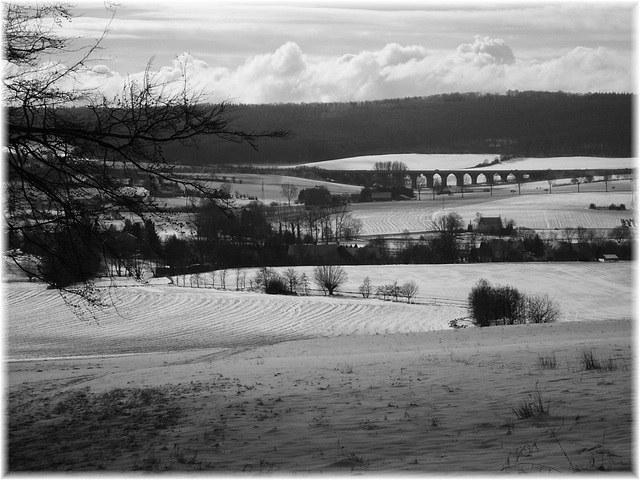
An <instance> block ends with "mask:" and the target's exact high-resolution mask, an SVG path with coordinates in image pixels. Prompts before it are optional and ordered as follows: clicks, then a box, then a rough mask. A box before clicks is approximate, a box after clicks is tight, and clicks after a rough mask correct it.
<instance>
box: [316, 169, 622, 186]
mask: <svg viewBox="0 0 640 480" xmlns="http://www.w3.org/2000/svg"><path fill="white" fill-rule="evenodd" d="M328 173H329V176H330V178H331V179H332V180H334V181H337V182H341V183H349V184H352V185H363V186H365V187H370V186H372V185H374V184H376V183H379V184H381V185H393V184H395V185H404V184H405V183H406V185H407V186H408V183H409V180H411V187H412V188H414V189H415V188H418V179H419V178H420V179H422V176H424V179H422V182H421V185H420V186H422V187H423V188H433V187H434V185H436V186H437V185H443V186H446V185H448V184H449V183H453V182H450V181H449V180H452V179H455V185H456V186H461V185H490V184H498V183H514V184H518V183H520V184H522V183H527V182H536V181H538V182H539V181H544V180H555V179H558V178H574V177H578V178H579V177H586V176H587V175H593V176H604V175H623V174H631V173H633V169H631V168H624V169H606V168H603V169H588V170H587V169H583V170H582V169H573V170H530V171H525V170H518V169H501V168H496V169H489V168H478V169H429V170H419V171H418V170H404V171H380V170H329V171H328Z"/></svg>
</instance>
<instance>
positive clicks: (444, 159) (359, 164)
mask: <svg viewBox="0 0 640 480" xmlns="http://www.w3.org/2000/svg"><path fill="white" fill-rule="evenodd" d="M495 158H497V156H496V155H492V154H486V155H482V154H459V155H453V154H423V153H406V154H389V155H363V156H358V157H348V158H338V159H335V160H326V161H324V162H315V163H305V164H302V165H301V166H308V167H319V168H326V169H327V170H372V169H373V167H374V165H375V163H376V162H395V161H398V162H403V163H404V164H405V165H407V168H408V169H409V170H420V169H425V170H434V169H436V168H437V169H447V168H450V169H466V168H473V167H475V166H476V165H478V164H482V163H484V162H485V161H487V162H488V163H489V162H492V161H493V160H494V159H495ZM635 167H637V159H635V158H601V157H551V158H518V159H513V160H507V161H504V162H502V163H501V164H500V168H514V169H516V168H517V169H518V170H546V169H548V168H551V169H597V168H635ZM491 168H494V169H495V168H497V167H496V166H493V167H491Z"/></svg>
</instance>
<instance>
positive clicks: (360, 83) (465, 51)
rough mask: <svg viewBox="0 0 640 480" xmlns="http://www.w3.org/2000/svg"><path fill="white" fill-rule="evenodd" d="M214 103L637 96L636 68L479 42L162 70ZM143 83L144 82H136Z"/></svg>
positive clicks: (101, 79) (609, 56)
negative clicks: (434, 49)
mask: <svg viewBox="0 0 640 480" xmlns="http://www.w3.org/2000/svg"><path fill="white" fill-rule="evenodd" d="M185 71H186V72H187V75H188V79H189V81H190V82H191V84H192V85H194V87H196V88H197V89H198V90H203V89H204V90H206V91H208V92H210V93H211V95H212V100H214V101H219V100H224V99H230V100H231V101H237V102H242V103H273V102H316V101H351V100H358V101H359V100H372V99H382V98H393V97H405V96H426V95H432V94H438V93H449V92H456V91H461V92H467V91H481V92H498V93H501V92H506V91H507V90H510V89H518V90H550V91H556V90H563V91H567V92H598V91H625V92H630V91H632V90H633V89H632V83H631V62H630V59H629V58H628V57H627V56H626V55H623V54H619V53H617V52H616V51H615V50H611V49H608V48H604V47H598V48H586V47H576V48H574V49H572V50H569V51H567V52H565V53H564V54H562V55H558V56H556V57H554V58H550V59H545V60H537V61H532V60H521V59H518V58H517V56H516V55H515V54H514V52H513V50H512V49H511V47H510V46H509V45H508V44H507V43H506V42H505V41H504V40H502V39H494V38H491V37H486V36H479V35H477V36H475V38H474V40H473V42H471V43H463V44H461V45H460V46H459V47H458V48H456V49H454V50H452V51H450V52H448V53H446V54H436V53H430V52H429V50H428V49H427V48H425V47H423V46H420V45H407V46H403V45H400V44H397V43H389V44H387V45H386V46H384V47H383V48H381V49H380V50H367V51H361V52H359V53H351V54H345V55H342V56H340V57H337V58H333V59H328V60H327V59H317V57H315V58H311V57H307V56H306V55H305V54H304V53H303V51H302V49H301V48H300V46H299V45H298V44H297V43H295V42H286V43H285V44H283V45H282V46H281V47H279V48H277V49H275V50H274V51H272V52H270V53H264V54H261V55H255V56H252V57H250V58H248V59H247V60H246V61H245V62H244V63H243V64H242V65H240V66H237V67H234V68H220V67H218V68H212V67H210V66H209V65H208V64H207V63H206V62H204V61H202V60H199V59H197V58H194V57H193V56H192V55H190V54H188V53H183V54H181V55H179V56H178V57H176V58H175V59H174V61H173V62H172V63H171V65H167V66H163V67H161V68H158V69H157V71H156V75H157V78H158V79H159V80H161V81H164V82H175V84H176V85H181V83H182V81H183V74H184V73H185ZM86 76H87V80H86V82H87V84H88V85H92V86H101V88H104V89H109V90H111V89H114V92H113V93H115V91H116V90H119V88H117V85H118V84H122V82H124V81H125V78H123V77H122V76H120V75H119V74H117V73H116V72H113V71H110V70H109V69H108V68H107V67H106V66H104V65H98V66H96V67H94V69H93V70H92V71H89V72H87V75H86ZM129 78H130V79H136V78H137V79H139V78H141V74H136V75H131V76H130V77H129Z"/></svg>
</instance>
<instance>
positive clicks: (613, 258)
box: [598, 253, 620, 262]
mask: <svg viewBox="0 0 640 480" xmlns="http://www.w3.org/2000/svg"><path fill="white" fill-rule="evenodd" d="M598 260H599V261H600V262H617V261H618V260H620V259H619V258H618V255H616V254H615V253H605V254H604V255H602V256H601V257H600V258H599V259H598Z"/></svg>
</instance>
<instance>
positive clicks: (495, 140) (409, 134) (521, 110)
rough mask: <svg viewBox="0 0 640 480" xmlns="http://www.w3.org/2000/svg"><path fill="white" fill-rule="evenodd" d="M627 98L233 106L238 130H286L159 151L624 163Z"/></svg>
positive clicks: (516, 96) (234, 159)
mask: <svg viewBox="0 0 640 480" xmlns="http://www.w3.org/2000/svg"><path fill="white" fill-rule="evenodd" d="M632 102H633V96H632V95H631V94H622V93H595V94H568V93H563V92H509V93H507V94H503V95H498V94H479V93H454V94H446V95H435V96H430V97H416V98H403V99H390V100H379V101H366V102H349V103H312V104H269V105H236V106H234V107H233V108H234V115H235V116H236V117H237V120H236V121H237V126H238V127H239V128H242V129H246V130H250V131H261V130H265V129H274V128H275V129H281V128H282V129H288V130H290V131H291V132H292V133H293V137H292V138H290V139H288V140H285V141H283V140H279V139H267V140H264V141H261V142H260V143H259V145H258V150H253V149H252V148H251V147H249V146H248V145H237V144H233V143H229V142H225V141H223V140H220V139H217V138H213V137H209V138H202V139H201V141H200V143H199V146H198V147H197V148H193V147H190V148H187V147H184V146H182V145H179V144H174V145H170V146H167V147H166V149H165V155H166V156H167V158H168V159H171V160H174V161H179V162H181V163H185V164H248V163H251V164H280V165H284V164H298V163H307V162H316V161H323V160H331V159H335V158H342V157H351V156H359V155H374V154H386V153H479V154H502V155H516V156H529V157H553V156H574V155H585V156H601V157H629V156H632Z"/></svg>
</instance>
